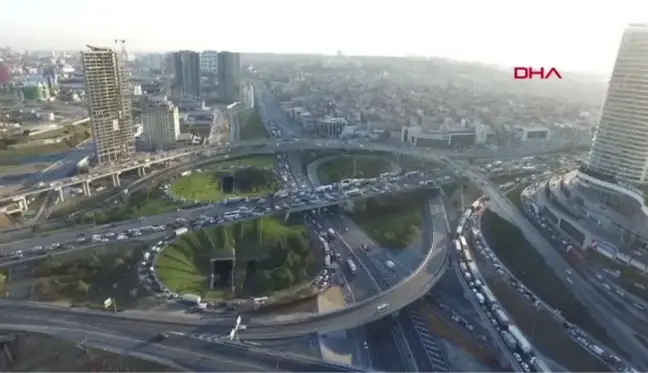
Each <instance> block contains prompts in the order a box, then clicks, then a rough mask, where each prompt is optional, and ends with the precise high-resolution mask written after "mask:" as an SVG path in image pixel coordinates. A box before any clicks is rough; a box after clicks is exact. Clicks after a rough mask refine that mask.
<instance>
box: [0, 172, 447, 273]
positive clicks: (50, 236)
mask: <svg viewBox="0 0 648 373" xmlns="http://www.w3.org/2000/svg"><path fill="white" fill-rule="evenodd" d="M419 178H420V180H421V181H422V180H427V176H426V175H423V176H421V177H419ZM419 178H411V179H406V180H407V181H409V182H411V183H414V184H417V183H418V181H419ZM448 182H450V181H448ZM410 185H411V184H410ZM412 188H421V186H419V185H416V186H413V187H412ZM423 188H425V186H424V187H423ZM407 190H410V188H409V187H408V188H405V187H404V188H402V189H399V190H398V191H393V192H389V193H399V192H404V191H407ZM384 193H387V192H367V193H365V194H363V195H345V194H342V195H340V197H339V198H338V199H336V200H329V201H323V202H319V203H309V204H304V205H302V206H290V207H289V209H281V210H276V209H274V208H273V207H274V206H273V205H272V203H271V202H267V203H266V204H265V205H249V207H250V208H252V207H263V208H266V207H267V208H270V209H271V212H269V213H262V214H260V215H257V216H249V217H246V218H242V219H239V221H243V220H250V219H259V218H261V217H262V216H267V215H277V214H279V215H285V214H291V213H298V212H302V211H311V210H317V209H320V208H324V207H328V206H333V205H339V204H344V203H347V202H348V201H353V200H357V199H363V198H370V197H374V196H377V195H380V194H384ZM240 208H241V205H240V204H237V205H227V204H209V205H205V206H200V207H195V208H191V209H184V210H180V211H172V212H168V213H165V214H160V215H152V216H147V217H143V218H138V219H130V220H126V221H121V222H115V223H110V224H104V225H99V226H94V227H86V226H84V227H79V228H70V229H67V230H64V231H60V232H52V233H45V234H34V235H33V237H31V238H27V239H23V240H15V241H12V242H10V243H4V244H0V253H10V252H16V251H18V250H23V251H24V250H26V249H30V248H34V247H36V246H42V247H45V246H48V245H50V244H52V243H59V244H71V245H73V246H75V247H79V246H89V245H86V244H84V245H80V244H78V242H77V239H78V237H79V235H81V234H82V235H84V236H86V237H89V236H91V235H93V234H105V233H108V232H113V233H116V232H121V231H125V230H128V229H137V228H141V227H143V226H146V225H167V224H170V223H174V222H175V221H176V219H178V218H184V219H187V220H192V219H195V218H197V217H198V216H200V215H212V216H213V215H216V214H220V215H222V214H224V213H226V212H228V211H234V210H239V209H240ZM135 238H136V239H143V238H144V236H141V237H135ZM48 254H49V253H48V252H43V253H42V255H48ZM0 265H7V263H6V262H5V263H3V262H0Z"/></svg>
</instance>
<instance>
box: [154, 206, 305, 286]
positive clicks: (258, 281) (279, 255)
mask: <svg viewBox="0 0 648 373" xmlns="http://www.w3.org/2000/svg"><path fill="white" fill-rule="evenodd" d="M234 252H235V253H236V257H237V268H235V269H234V271H235V276H234V277H235V278H236V279H237V280H236V281H237V284H236V285H237V286H236V292H237V294H234V295H235V296H241V295H246V296H247V295H256V294H265V293H271V292H274V291H278V290H283V289H286V288H289V287H291V286H294V285H296V284H298V283H300V282H302V281H304V280H305V279H308V276H309V274H310V273H311V272H312V269H313V258H312V252H311V250H310V243H309V240H308V236H307V234H306V231H305V229H304V227H303V226H297V225H283V224H281V223H280V222H279V221H278V220H276V219H274V218H263V219H259V220H252V221H246V222H241V223H233V224H228V225H225V226H219V227H215V228H207V229H204V230H202V231H198V232H193V233H188V234H185V235H183V236H181V237H179V238H178V239H177V241H176V242H175V243H174V244H173V245H171V246H169V247H168V248H167V249H166V250H165V251H164V252H163V253H162V254H161V255H160V257H159V259H158V261H157V265H156V271H157V272H156V273H157V275H158V276H159V278H160V280H161V281H162V282H163V283H164V284H165V285H166V286H167V287H168V288H169V289H172V290H174V291H177V292H190V293H195V294H200V295H202V296H204V297H206V298H223V297H228V296H232V294H231V287H230V286H227V287H224V286H217V287H216V288H215V290H210V289H209V282H208V281H209V279H210V275H211V272H212V268H211V259H212V258H213V259H218V258H222V259H229V258H231V257H232V256H233V255H234ZM249 262H254V263H255V265H254V266H253V268H252V267H250V266H249V265H248V264H247V263H249Z"/></svg>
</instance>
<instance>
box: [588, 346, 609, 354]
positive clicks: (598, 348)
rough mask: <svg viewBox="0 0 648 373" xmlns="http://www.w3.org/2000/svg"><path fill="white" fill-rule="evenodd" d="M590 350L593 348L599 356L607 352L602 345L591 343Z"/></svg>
mask: <svg viewBox="0 0 648 373" xmlns="http://www.w3.org/2000/svg"><path fill="white" fill-rule="evenodd" d="M589 348H590V350H592V352H593V353H595V354H596V355H598V356H602V355H603V353H605V350H604V349H602V348H601V346H598V345H594V344H592V345H589Z"/></svg>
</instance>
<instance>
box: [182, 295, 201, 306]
mask: <svg viewBox="0 0 648 373" xmlns="http://www.w3.org/2000/svg"><path fill="white" fill-rule="evenodd" d="M181 299H182V300H183V301H185V302H187V303H191V304H193V305H196V306H197V305H199V304H200V301H201V299H202V298H201V297H200V295H198V294H191V293H184V294H182V298H181Z"/></svg>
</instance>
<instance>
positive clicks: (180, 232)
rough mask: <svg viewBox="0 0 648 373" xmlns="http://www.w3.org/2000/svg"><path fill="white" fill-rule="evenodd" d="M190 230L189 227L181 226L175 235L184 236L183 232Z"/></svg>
mask: <svg viewBox="0 0 648 373" xmlns="http://www.w3.org/2000/svg"><path fill="white" fill-rule="evenodd" d="M187 232H189V229H187V227H180V228H177V229H176V230H175V235H176V236H182V235H183V234H185V233H187Z"/></svg>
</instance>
